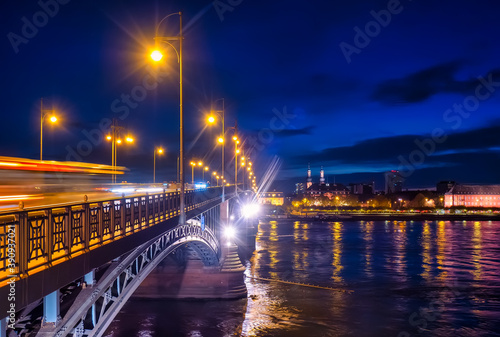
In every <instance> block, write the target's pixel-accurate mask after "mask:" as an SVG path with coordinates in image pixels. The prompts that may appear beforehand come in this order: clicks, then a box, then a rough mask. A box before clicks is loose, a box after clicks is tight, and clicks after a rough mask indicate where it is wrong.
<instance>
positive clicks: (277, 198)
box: [258, 192, 285, 206]
mask: <svg viewBox="0 0 500 337" xmlns="http://www.w3.org/2000/svg"><path fill="white" fill-rule="evenodd" d="M258 201H259V204H261V205H274V206H282V205H283V204H284V202H285V197H284V195H283V192H261V193H259V195H258Z"/></svg>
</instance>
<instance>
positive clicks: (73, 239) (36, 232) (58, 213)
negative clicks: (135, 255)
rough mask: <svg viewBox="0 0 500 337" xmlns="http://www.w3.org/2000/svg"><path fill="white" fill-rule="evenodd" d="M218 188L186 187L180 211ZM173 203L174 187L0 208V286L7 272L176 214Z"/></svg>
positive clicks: (46, 262) (45, 264)
mask: <svg viewBox="0 0 500 337" xmlns="http://www.w3.org/2000/svg"><path fill="white" fill-rule="evenodd" d="M221 192H222V191H221V188H210V189H208V190H202V191H186V198H185V200H186V212H188V211H191V210H194V209H196V208H198V207H202V206H204V205H206V204H208V203H210V202H214V201H216V200H217V199H220V195H221ZM226 192H229V191H228V188H226ZM179 204H180V195H179V193H178V192H163V193H158V194H151V195H147V194H146V195H142V196H134V197H123V198H116V199H112V200H103V201H97V202H90V201H89V202H84V203H77V204H67V205H61V206H56V207H51V208H43V207H38V208H32V209H27V210H18V211H13V212H11V213H3V214H0V288H1V287H3V286H5V285H6V284H7V281H8V280H9V279H11V278H12V277H15V278H16V279H19V278H23V277H26V276H28V275H31V274H34V273H36V272H38V271H40V270H43V269H45V268H49V267H50V266H52V265H54V264H57V263H59V262H62V261H65V260H68V259H71V258H72V257H75V256H77V255H80V254H83V253H85V252H86V251H89V250H92V249H95V248H97V247H100V246H102V245H105V244H108V243H110V242H113V241H116V240H119V239H121V238H123V237H126V236H128V235H132V234H134V233H136V232H138V231H141V230H143V229H145V228H149V227H151V226H154V225H156V224H158V223H161V222H163V221H165V220H168V219H170V218H172V217H175V216H178V215H179V213H180V210H179Z"/></svg>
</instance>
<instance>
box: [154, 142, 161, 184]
mask: <svg viewBox="0 0 500 337" xmlns="http://www.w3.org/2000/svg"><path fill="white" fill-rule="evenodd" d="M157 152H158V154H162V153H163V149H162V148H161V147H159V148H155V149H154V151H153V184H155V183H156V153H157Z"/></svg>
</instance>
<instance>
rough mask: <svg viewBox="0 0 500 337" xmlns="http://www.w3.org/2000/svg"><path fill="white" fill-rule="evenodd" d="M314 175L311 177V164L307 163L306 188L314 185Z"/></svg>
mask: <svg viewBox="0 0 500 337" xmlns="http://www.w3.org/2000/svg"><path fill="white" fill-rule="evenodd" d="M312 184H313V183H312V177H311V165H309V164H307V183H306V189H307V188H309V187H310V186H311V185H312Z"/></svg>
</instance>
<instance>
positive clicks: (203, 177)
mask: <svg viewBox="0 0 500 337" xmlns="http://www.w3.org/2000/svg"><path fill="white" fill-rule="evenodd" d="M208 170H210V168H209V167H208V166H205V168H203V175H202V179H203V182H205V171H208Z"/></svg>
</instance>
